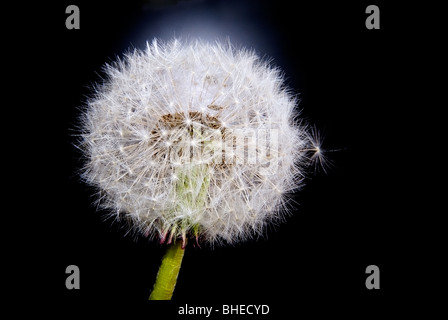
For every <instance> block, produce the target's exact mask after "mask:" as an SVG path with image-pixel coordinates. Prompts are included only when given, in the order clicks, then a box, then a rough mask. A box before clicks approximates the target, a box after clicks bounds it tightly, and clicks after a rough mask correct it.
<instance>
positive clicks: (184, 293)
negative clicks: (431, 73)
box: [19, 1, 437, 319]
mask: <svg viewBox="0 0 448 320" xmlns="http://www.w3.org/2000/svg"><path fill="white" fill-rule="evenodd" d="M310 3H311V1H306V2H298V3H296V2H293V1H286V2H282V1H180V2H179V3H176V2H175V1H173V2H172V3H169V4H165V5H162V6H160V5H154V2H151V1H146V2H145V1H140V2H139V1H137V2H132V1H123V2H117V3H116V4H115V3H111V2H95V4H93V3H91V2H87V1H74V2H71V1H70V2H69V1H60V2H59V3H57V4H54V5H50V4H46V5H36V7H27V9H28V10H31V12H32V13H36V14H35V16H34V19H36V20H33V21H35V22H34V24H33V23H31V25H30V28H29V29H28V31H29V33H28V34H27V36H24V37H23V40H19V42H21V44H22V45H24V46H25V47H26V48H28V49H29V51H30V53H29V59H28V62H25V66H26V65H27V63H29V64H32V65H33V66H34V67H36V68H35V71H34V72H32V73H31V74H30V75H29V82H32V83H34V84H36V85H35V86H34V87H35V89H36V91H38V94H39V95H38V96H36V97H38V98H36V99H35V100H36V101H34V100H33V98H34V96H33V94H31V96H32V97H27V96H26V95H25V96H24V97H23V99H27V98H30V100H32V101H33V103H31V104H28V105H29V106H30V109H31V115H32V116H33V115H34V114H35V115H36V117H37V116H38V117H39V119H41V118H42V119H43V120H42V122H39V131H38V132H39V139H36V143H35V144H33V148H35V149H33V150H31V151H30V155H32V157H33V159H34V160H35V161H34V163H35V164H36V170H37V171H39V173H41V174H42V175H40V176H39V180H37V179H34V180H33V182H31V183H29V184H28V185H29V186H30V188H31V187H32V188H34V190H37V192H35V193H34V194H35V202H34V203H33V208H34V209H33V211H32V217H31V221H33V223H34V224H33V225H32V229H33V230H32V233H31V234H30V235H29V236H28V237H26V245H27V247H28V248H29V249H30V251H31V252H32V254H30V255H27V257H26V258H25V260H26V261H27V262H26V265H27V266H30V267H29V268H30V269H29V270H33V267H32V266H36V265H38V266H39V267H40V268H39V270H43V271H42V272H41V273H39V276H38V278H39V280H40V282H39V285H38V286H37V285H36V288H35V289H34V293H33V294H34V295H36V296H39V297H41V298H43V299H44V301H46V302H47V303H48V304H50V305H53V306H55V305H63V306H65V307H67V309H66V310H70V311H74V310H78V311H81V312H83V311H84V310H92V309H90V308H91V307H92V306H95V307H96V308H95V309H97V310H99V311H100V312H106V311H108V310H109V311H110V310H112V312H115V311H127V312H130V311H131V310H138V312H142V315H146V316H147V317H149V318H151V319H152V318H155V315H157V316H163V317H164V318H168V319H169V318H173V317H175V316H176V312H177V310H178V307H179V306H184V305H185V303H188V304H189V305H194V306H212V305H213V306H217V307H219V306H221V305H222V304H267V305H269V306H270V314H269V316H265V317H260V319H265V318H271V317H272V318H279V319H280V318H284V317H286V316H288V317H289V316H290V315H298V316H299V315H300V314H301V313H303V312H312V313H313V314H315V315H316V317H318V316H319V315H321V314H328V315H344V316H349V315H352V316H354V318H365V317H367V316H368V315H372V314H373V315H381V314H384V312H385V310H389V308H390V307H393V308H394V310H395V311H397V312H401V311H402V310H405V309H409V308H411V309H412V308H413V307H415V305H413V304H412V303H411V302H410V301H411V300H410V299H413V297H415V296H418V295H420V294H421V293H422V292H424V289H423V291H422V289H421V287H422V286H425V285H426V283H427V282H431V281H430V280H429V277H431V275H430V274H427V273H426V272H425V274H424V276H423V275H422V274H421V273H422V272H423V271H422V270H423V269H422V261H429V260H428V259H429V256H430V253H429V251H428V250H427V248H425V247H424V246H423V242H422V240H423V239H422V238H425V239H426V236H423V231H422V229H424V228H425V225H424V224H423V223H420V221H418V219H417V218H416V217H415V215H414V214H413V212H415V211H420V212H423V211H424V210H425V209H424V208H423V209H422V208H421V207H420V204H419V201H418V200H419V199H418V195H417V194H418V190H417V192H415V189H418V188H419V187H417V183H416V180H417V178H418V175H419V174H418V173H416V172H415V170H414V165H413V164H411V163H410V162H408V161H406V160H405V159H407V158H412V159H413V160H416V161H417V162H418V161H419V157H420V153H418V152H415V153H414V152H413V150H414V149H412V148H409V147H408V146H410V145H412V144H413V143H414V142H416V141H417V140H418V139H419V136H418V131H414V130H412V128H413V124H411V120H410V118H411V116H415V112H416V110H417V109H418V108H421V105H420V104H418V103H417V101H415V100H414V98H413V96H414V94H415V93H416V92H417V91H418V90H419V86H420V85H419V83H421V82H422V81H423V79H422V78H420V77H417V76H416V73H417V72H418V71H419V70H418V69H419V67H418V65H419V64H418V63H417V62H418V53H417V49H418V48H420V47H421V45H416V43H417V39H418V40H422V39H423V38H424V35H422V34H421V32H422V31H421V30H420V29H419V28H418V27H415V25H413V24H412V23H410V22H409V21H411V20H412V19H411V17H412V16H410V15H409V12H408V11H407V10H406V8H407V7H406V6H402V5H400V6H399V5H396V6H392V5H391V4H390V3H387V2H385V1H376V2H375V3H374V4H376V5H377V6H378V7H379V8H380V11H381V16H380V19H381V29H380V30H367V29H366V27H365V19H366V17H367V14H366V13H365V9H366V7H367V6H368V5H369V4H372V3H370V2H366V1H356V2H355V1H353V2H344V3H341V2H339V1H333V2H328V3H323V2H319V3H315V4H313V5H311V4H310ZM70 4H75V5H77V6H78V7H79V9H80V19H81V28H80V30H68V29H66V27H65V19H66V18H67V16H68V15H67V14H66V13H65V8H66V7H67V6H68V5H70ZM33 10H36V11H33ZM409 19H411V20H409ZM207 25H208V26H210V30H208V29H207V28H206V27H204V26H207ZM32 26H35V28H36V29H37V31H38V32H32V31H33V30H31V29H33V28H32ZM34 31H36V30H34ZM173 35H176V36H180V37H184V38H190V39H191V38H195V37H203V38H205V39H206V40H213V38H214V37H218V38H221V39H222V38H225V37H226V36H229V37H230V40H231V41H233V40H234V42H235V43H236V44H237V45H243V46H246V47H250V48H254V49H255V50H256V52H257V53H258V54H259V55H260V56H263V57H266V58H272V59H273V63H274V64H275V65H277V66H279V67H280V68H281V69H282V70H283V71H284V73H285V77H286V84H287V85H288V86H289V87H290V88H291V89H292V90H293V92H295V93H298V94H300V97H301V102H300V106H299V107H300V109H301V110H302V113H303V115H304V116H305V117H306V118H307V119H309V120H310V122H312V123H315V124H316V126H317V127H318V128H320V129H321V130H322V131H323V132H325V134H326V139H325V141H324V144H323V148H324V149H328V150H332V149H342V150H340V151H335V152H328V153H327V156H328V157H329V158H330V159H331V161H332V164H333V165H332V167H331V168H330V170H329V171H328V172H327V174H324V173H322V172H317V173H315V174H311V175H310V176H309V179H308V180H307V184H306V187H305V188H304V189H303V190H302V191H300V192H299V193H297V195H295V196H294V198H295V200H296V201H297V202H298V203H299V205H298V206H297V207H296V208H295V209H294V211H293V212H292V215H291V217H289V218H288V220H287V222H286V223H284V224H282V225H280V226H276V227H272V228H269V229H268V230H267V232H266V236H265V237H264V238H262V239H257V240H253V241H249V242H247V243H242V244H238V245H235V246H233V247H217V248H213V249H211V248H209V247H207V246H203V248H201V249H200V248H197V247H193V246H188V248H187V251H186V255H185V258H184V261H183V265H182V269H181V272H180V276H179V280H178V283H177V287H176V290H175V293H174V296H173V301H172V302H170V303H163V302H146V300H147V297H148V295H149V292H150V290H151V288H152V285H153V283H154V280H155V276H156V274H157V270H158V266H159V263H160V259H161V257H162V255H163V253H164V250H165V248H164V247H163V246H161V245H159V244H158V243H149V242H148V241H147V240H146V239H143V238H139V239H137V240H136V239H135V238H133V237H130V236H126V235H125V233H126V232H125V230H123V229H122V227H121V226H120V225H117V224H113V223H111V222H110V221H104V213H101V212H97V211H96V209H95V208H94V207H93V205H92V200H93V198H92V195H93V190H91V189H89V188H87V187H86V186H85V185H84V184H83V183H82V182H80V181H79V178H78V176H77V173H76V171H77V169H79V167H80V160H79V158H80V154H79V152H78V151H77V150H76V148H75V147H74V146H73V143H74V142H75V140H76V138H75V136H74V135H75V134H76V126H77V124H78V122H77V117H78V116H79V109H78V107H79V106H81V105H82V104H83V103H84V102H85V100H86V96H87V95H88V94H90V93H91V90H90V89H89V86H90V85H91V84H93V83H95V82H97V81H100V80H101V76H102V75H103V73H102V70H101V68H102V66H103V65H104V63H105V62H111V61H114V60H115V58H116V57H117V56H121V55H122V54H123V53H124V52H125V51H126V50H127V49H128V48H130V47H131V48H132V47H135V48H143V47H144V45H145V41H146V40H149V41H150V40H152V38H153V37H155V36H157V37H159V38H161V39H163V40H169V39H170V38H171V37H172V36H173ZM33 52H34V53H33ZM416 61H417V62H416ZM32 134H33V136H34V135H37V131H35V130H33V131H32ZM30 157H31V156H30ZM24 205H26V204H24ZM34 221H35V222H34ZM416 225H419V226H420V229H417V228H416ZM424 231H425V232H426V231H427V230H424ZM31 235H32V236H31ZM428 263H429V262H428ZM71 264H74V265H77V266H78V267H79V268H80V271H81V289H80V290H67V289H66V287H65V279H66V277H67V274H65V268H66V267H67V266H68V265H71ZM372 264H373V265H377V266H378V267H379V268H380V271H381V288H380V289H379V290H367V289H366V287H365V279H366V277H367V274H366V273H365V269H366V267H367V266H368V265H372ZM433 271H434V272H435V273H437V271H436V269H433ZM137 305H138V306H139V308H138V309H135V308H134V309H133V308H131V306H132V307H134V306H137ZM41 306H43V307H44V308H45V304H41ZM140 307H141V309H140ZM88 308H89V309H88ZM53 311H54V309H53ZM179 318H183V317H179ZM198 318H199V317H198ZM225 318H229V319H230V318H232V319H233V318H235V319H239V318H241V317H238V316H234V317H230V316H227V317H225V316H223V315H221V316H219V315H213V318H212V319H225ZM253 318H255V317H253Z"/></svg>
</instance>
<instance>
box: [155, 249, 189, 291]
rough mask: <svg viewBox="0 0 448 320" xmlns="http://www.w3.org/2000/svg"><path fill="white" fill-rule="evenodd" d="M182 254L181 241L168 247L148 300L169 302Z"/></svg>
mask: <svg viewBox="0 0 448 320" xmlns="http://www.w3.org/2000/svg"><path fill="white" fill-rule="evenodd" d="M184 252H185V250H184V249H183V248H182V241H176V242H175V243H173V244H171V245H170V246H169V247H168V249H167V251H166V253H165V255H164V256H163V258H162V264H161V265H160V268H159V273H157V278H156V283H155V284H154V288H153V290H152V292H151V295H150V296H149V300H171V297H172V295H173V291H174V287H175V286H176V281H177V276H178V274H179V270H180V266H181V264H182V258H183V257H184Z"/></svg>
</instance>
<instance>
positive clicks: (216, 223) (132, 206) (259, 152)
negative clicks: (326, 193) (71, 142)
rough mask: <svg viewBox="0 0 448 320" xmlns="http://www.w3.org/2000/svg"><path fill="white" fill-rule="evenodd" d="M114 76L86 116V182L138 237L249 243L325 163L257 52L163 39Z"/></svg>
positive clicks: (110, 70) (131, 56)
mask: <svg viewBox="0 0 448 320" xmlns="http://www.w3.org/2000/svg"><path fill="white" fill-rule="evenodd" d="M105 71H106V73H107V78H106V80H105V81H104V83H103V84H101V85H98V86H97V87H96V92H95V94H94V96H93V97H91V98H90V99H89V101H88V103H87V105H86V108H85V112H84V113H83V116H82V118H81V127H82V135H81V136H82V142H81V144H80V146H81V147H82V150H83V151H84V155H85V157H86V161H85V167H84V171H83V174H82V177H83V178H84V180H85V181H86V182H87V183H89V184H91V185H93V186H95V187H97V188H98V189H99V190H100V193H101V202H100V203H101V205H102V206H103V207H104V208H107V209H111V210H110V212H111V213H110V214H111V215H113V216H114V217H116V218H117V219H118V218H121V217H126V218H127V219H129V220H130V221H131V222H132V225H133V227H134V228H135V230H137V231H139V232H140V233H141V234H144V235H146V236H149V237H156V238H158V239H160V241H161V242H171V241H175V240H176V239H183V241H184V243H185V239H187V238H189V237H195V238H196V239H197V240H198V239H199V240H200V241H203V242H209V243H211V244H214V243H222V242H227V243H234V242H237V241H243V240H246V239H249V238H251V237H253V236H255V235H258V234H261V233H262V232H263V230H264V227H265V226H266V225H267V224H268V223H270V222H275V221H278V220H280V219H282V218H283V216H284V214H285V213H286V211H287V208H288V194H290V193H291V192H292V191H294V190H296V189H297V188H298V187H299V186H301V184H302V183H303V180H304V177H305V169H306V167H307V166H308V164H309V163H310V162H311V161H312V160H313V158H317V159H319V161H320V160H322V159H324V158H323V157H322V156H321V149H320V147H319V143H317V144H316V142H315V141H313V136H315V134H313V132H311V130H309V128H308V126H307V125H305V124H304V122H303V120H301V119H299V118H298V114H297V111H296V110H295V107H296V105H297V100H296V99H295V98H294V97H293V96H292V95H291V94H290V93H289V91H288V90H287V89H286V88H285V87H284V86H283V78H282V75H281V72H280V71H279V70H278V69H276V68H273V67H272V66H271V65H269V64H268V63H266V62H264V61H262V60H260V59H259V58H258V57H257V56H256V55H255V54H254V52H251V51H248V50H244V49H239V50H237V49H235V48H233V47H232V46H231V45H230V44H221V43H215V44H208V43H203V42H199V41H196V42H192V43H181V42H180V41H178V40H173V41H171V42H169V43H164V44H162V43H159V42H157V41H156V40H154V41H153V42H152V44H149V43H148V45H147V48H146V51H139V50H134V51H133V52H131V53H128V54H127V55H125V57H124V58H123V59H122V60H118V61H117V62H116V63H114V64H112V65H107V66H106V67H105ZM310 152H311V153H313V155H311V156H310Z"/></svg>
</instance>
